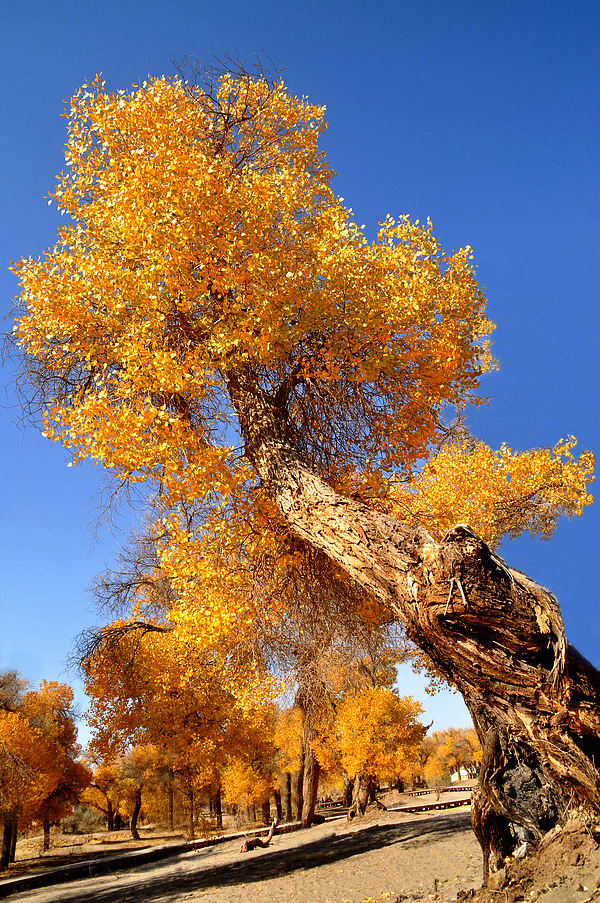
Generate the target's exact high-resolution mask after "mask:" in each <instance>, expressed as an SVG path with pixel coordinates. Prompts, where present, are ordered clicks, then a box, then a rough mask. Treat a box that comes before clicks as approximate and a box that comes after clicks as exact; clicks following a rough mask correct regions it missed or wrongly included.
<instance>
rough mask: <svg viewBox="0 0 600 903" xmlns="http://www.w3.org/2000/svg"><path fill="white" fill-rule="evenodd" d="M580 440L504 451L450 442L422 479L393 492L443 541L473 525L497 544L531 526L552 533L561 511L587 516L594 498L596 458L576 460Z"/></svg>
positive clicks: (405, 512) (407, 516)
mask: <svg viewBox="0 0 600 903" xmlns="http://www.w3.org/2000/svg"><path fill="white" fill-rule="evenodd" d="M575 444H576V443H575V440H574V439H573V438H572V437H571V438H570V439H568V440H566V441H565V440H561V442H559V443H558V444H557V445H556V446H555V447H554V448H553V449H532V450H530V451H526V452H513V451H512V450H511V449H510V448H509V447H508V446H502V448H501V449H500V450H499V451H498V452H494V451H492V450H491V449H489V448H488V447H487V446H486V445H484V444H483V443H478V442H473V441H468V440H464V441H462V442H454V443H451V444H449V445H446V446H443V447H442V448H441V449H440V451H439V452H438V453H437V454H436V455H435V456H433V457H432V458H431V459H430V460H429V461H428V462H427V463H426V464H425V465H424V466H423V468H422V470H421V471H420V473H419V474H418V475H417V476H416V477H415V479H414V480H413V481H412V482H410V483H406V484H404V485H401V484H399V485H398V486H397V487H396V488H395V489H394V491H393V492H392V497H393V498H394V501H395V504H396V506H397V508H396V510H397V511H398V513H399V516H400V517H401V519H403V520H414V521H416V522H418V523H420V524H422V525H423V526H425V527H427V529H428V530H429V531H430V532H431V533H432V534H433V535H434V536H435V537H436V538H438V539H441V537H442V536H443V535H444V533H445V532H446V531H447V530H448V529H450V527H452V526H454V524H456V523H468V524H470V525H471V526H472V527H473V529H474V530H475V531H476V532H477V533H478V534H479V535H480V536H481V537H482V539H484V540H485V541H486V542H488V543H489V544H490V545H492V546H495V545H497V544H498V543H499V542H500V541H501V540H502V539H503V538H504V537H505V536H510V537H514V536H518V535H519V534H520V533H522V532H525V531H528V532H530V533H533V534H534V535H535V534H539V535H541V536H542V537H543V538H548V537H549V536H550V535H551V534H552V532H553V531H554V528H555V526H556V522H557V520H558V518H559V517H561V516H562V515H567V516H568V517H573V516H574V515H578V516H579V515H581V512H582V510H583V508H584V507H585V506H586V505H589V504H591V502H592V497H591V495H589V493H588V492H587V486H588V485H589V483H590V482H592V480H593V479H594V477H593V468H594V459H593V456H592V454H591V453H590V452H583V453H582V454H581V455H580V457H579V460H575V458H574V457H573V454H572V449H573V448H574V447H575Z"/></svg>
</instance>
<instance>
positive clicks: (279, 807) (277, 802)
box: [273, 788, 283, 822]
mask: <svg viewBox="0 0 600 903" xmlns="http://www.w3.org/2000/svg"><path fill="white" fill-rule="evenodd" d="M273 799H274V800H275V812H276V815H277V821H278V822H280V821H281V820H282V819H283V807H282V805H281V793H280V792H279V790H278V789H277V788H275V789H274V790H273Z"/></svg>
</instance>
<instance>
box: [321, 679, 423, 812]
mask: <svg viewBox="0 0 600 903" xmlns="http://www.w3.org/2000/svg"><path fill="white" fill-rule="evenodd" d="M422 711H423V709H422V707H421V705H420V703H418V702H415V701H414V700H413V699H412V698H411V697H410V696H406V697H403V698H400V697H399V696H398V694H397V693H396V692H394V690H390V689H387V688H385V687H363V688H362V689H360V690H357V691H355V692H354V693H351V694H349V695H348V696H347V698H346V699H345V700H344V701H343V703H342V704H341V706H340V707H339V708H338V711H337V718H336V722H337V733H338V736H339V741H338V742H339V746H340V752H341V755H342V763H343V766H344V768H345V770H346V772H347V774H348V777H349V778H350V779H351V780H354V782H355V787H354V798H353V807H352V809H351V811H352V812H353V813H354V814H360V815H362V814H363V813H364V811H365V808H366V806H367V805H368V803H370V802H371V801H372V799H374V796H375V786H376V783H377V780H376V779H377V778H385V779H387V780H394V779H397V778H398V777H399V776H400V775H401V774H402V773H404V772H405V770H406V768H407V766H409V765H410V764H411V763H412V762H413V761H414V760H415V758H416V756H417V752H418V748H419V744H420V743H421V741H422V739H423V737H424V735H425V731H426V730H427V728H426V727H425V726H424V725H423V724H421V723H420V722H419V721H418V716H419V715H420V714H421V713H422Z"/></svg>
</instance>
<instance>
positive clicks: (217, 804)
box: [211, 787, 223, 828]
mask: <svg viewBox="0 0 600 903" xmlns="http://www.w3.org/2000/svg"><path fill="white" fill-rule="evenodd" d="M211 804H212V811H213V814H214V816H215V826H216V827H217V828H222V827H223V811H222V809H221V788H220V787H217V789H216V791H215V794H214V796H212V797H211Z"/></svg>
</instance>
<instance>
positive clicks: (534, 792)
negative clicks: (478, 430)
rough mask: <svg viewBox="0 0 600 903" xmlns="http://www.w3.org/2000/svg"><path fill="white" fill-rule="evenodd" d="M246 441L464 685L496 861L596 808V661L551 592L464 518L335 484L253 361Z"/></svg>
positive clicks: (278, 486)
mask: <svg viewBox="0 0 600 903" xmlns="http://www.w3.org/2000/svg"><path fill="white" fill-rule="evenodd" d="M228 386H229V392H230V397H231V400H232V404H233V406H234V408H235V409H236V411H237V414H238V417H239V421H240V426H241V429H242V433H243V436H244V443H245V451H246V455H247V457H248V458H249V460H250V461H251V462H252V464H253V465H254V467H255V468H256V470H257V472H258V474H259V476H260V479H261V481H262V483H263V485H264V486H265V488H266V489H267V491H268V493H269V495H270V497H271V498H272V500H273V501H274V503H275V504H276V505H277V507H278V508H279V510H280V511H281V512H282V514H283V516H284V517H285V519H286V520H287V522H288V524H289V526H290V528H291V529H292V530H293V532H294V533H295V534H296V535H297V536H298V537H300V538H301V539H303V540H305V541H306V542H308V543H309V544H311V545H312V546H314V547H315V548H316V549H319V550H320V551H322V552H323V553H324V554H326V555H327V556H328V557H329V558H331V559H332V560H333V561H335V562H336V563H337V564H339V565H340V566H341V567H342V568H343V569H344V571H345V572H346V573H347V574H348V575H349V576H350V577H351V578H352V579H354V580H355V581H356V582H357V583H358V584H359V585H360V586H362V587H363V588H364V589H365V590H366V591H368V592H370V593H371V594H372V595H373V596H375V597H376V598H378V599H379V600H380V601H381V602H382V603H383V604H384V605H386V607H387V608H388V609H389V610H390V611H391V613H392V614H393V616H394V617H396V618H397V619H398V620H400V621H403V623H404V626H405V631H406V634H407V636H408V638H409V639H411V640H412V641H413V642H415V643H416V644H417V645H418V646H419V647H420V648H421V649H422V650H423V651H424V652H426V653H427V655H429V657H430V658H431V660H432V662H433V663H434V665H435V666H436V667H437V668H438V669H439V670H440V672H441V673H442V674H443V675H444V676H445V677H446V678H447V679H448V680H450V681H451V682H452V683H454V684H455V685H456V686H457V687H458V689H459V690H460V692H461V693H462V695H463V698H464V700H465V702H466V704H467V707H468V709H469V711H470V713H471V716H472V718H473V722H474V724H475V728H476V730H477V733H478V735H479V738H480V741H481V742H482V745H483V746H484V748H485V751H486V752H485V756H484V759H485V765H484V766H483V767H482V769H481V775H480V784H479V793H478V794H476V795H475V800H474V805H473V810H472V811H473V824H474V829H475V832H476V834H477V837H478V839H479V840H480V842H481V843H482V846H483V851H484V859H485V862H486V863H489V867H490V868H491V869H492V870H493V869H494V868H495V867H496V864H497V862H498V857H499V856H500V852H501V851H502V850H505V849H507V848H514V847H515V846H516V844H517V840H516V838H515V836H514V834H513V833H512V832H510V838H511V839H510V841H509V839H508V838H509V825H510V823H514V824H516V825H520V826H522V827H523V828H524V829H525V830H526V831H528V832H529V834H530V836H532V837H533V838H538V839H539V838H540V837H541V836H542V835H543V834H544V833H546V832H547V831H548V830H549V829H550V828H552V826H553V825H554V824H556V823H557V822H563V821H564V820H565V818H567V817H568V813H569V811H570V810H572V809H573V808H576V807H578V806H579V805H581V806H583V807H584V809H586V810H588V811H592V812H594V813H596V814H598V813H600V776H599V773H598V770H597V769H596V766H595V762H596V761H598V762H600V741H599V737H600V712H599V710H598V702H597V701H598V699H599V698H600V696H599V694H600V674H599V673H598V671H596V669H595V668H594V667H593V666H592V665H590V663H589V662H587V661H585V660H584V659H583V658H582V657H581V656H580V655H579V654H578V653H577V652H576V650H575V649H573V648H572V647H571V646H570V645H569V644H568V643H567V640H566V637H565V631H564V626H563V622H562V618H561V614H560V609H559V606H558V603H557V601H556V599H555V598H554V596H552V594H551V593H550V592H549V591H548V590H546V589H544V587H542V586H540V585H538V584H537V583H535V582H534V581H533V580H531V579H530V578H529V577H527V576H525V575H524V574H522V573H520V572H519V571H514V570H511V569H510V568H509V567H508V566H507V565H506V564H505V562H503V561H502V560H501V559H500V558H499V557H498V556H497V555H495V554H494V553H493V552H492V551H491V549H490V548H489V547H488V546H487V545H486V544H485V543H484V542H482V540H480V539H479V538H478V537H477V536H476V535H475V534H474V533H473V531H472V530H471V529H470V528H469V527H468V526H467V525H463V524H459V525H458V526H456V527H454V528H453V529H452V530H450V531H449V532H448V533H447V534H446V535H445V536H444V537H443V539H442V540H441V542H435V541H434V540H433V539H432V537H431V536H430V535H429V534H428V533H427V531H426V530H424V529H422V528H420V527H416V528H413V527H409V526H407V525H405V524H403V523H401V522H400V521H397V520H395V519H394V518H392V517H390V516H388V515H384V514H381V513H379V512H377V511H374V510H372V509H370V508H368V507H367V506H365V505H363V504H361V503H359V502H357V501H355V500H354V499H350V498H347V497H345V496H340V495H338V494H337V493H336V492H335V491H334V490H333V489H331V487H330V486H328V485H327V484H326V483H325V482H324V481H323V480H321V479H320V478H319V477H318V476H317V475H316V474H315V473H313V472H312V471H311V470H310V469H309V468H308V467H307V466H306V465H305V464H304V463H303V461H302V460H301V458H300V456H299V455H298V453H297V451H296V450H295V448H294V447H293V446H292V445H291V444H290V442H289V440H288V439H287V435H286V428H285V423H284V419H283V416H282V414H281V408H280V407H279V408H277V407H276V405H275V401H274V399H273V398H272V397H271V396H269V394H268V393H267V392H265V391H264V390H263V389H262V388H261V387H260V385H259V384H258V380H257V379H256V377H255V375H254V374H253V373H252V372H251V371H250V368H249V367H241V366H240V367H238V368H237V369H236V370H235V371H231V372H230V373H229V374H228Z"/></svg>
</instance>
